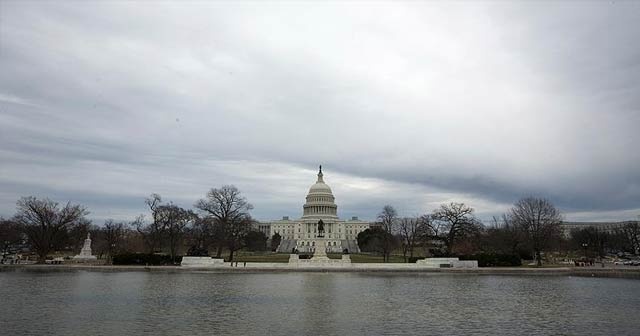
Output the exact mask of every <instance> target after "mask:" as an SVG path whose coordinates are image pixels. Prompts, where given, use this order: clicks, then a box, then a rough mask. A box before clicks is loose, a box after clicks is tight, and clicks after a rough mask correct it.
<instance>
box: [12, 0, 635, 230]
mask: <svg viewBox="0 0 640 336" xmlns="http://www.w3.org/2000/svg"><path fill="white" fill-rule="evenodd" d="M0 6H1V7H2V10H1V11H0V141H1V144H0V160H1V161H2V165H0V173H1V174H0V214H2V215H4V216H10V215H11V214H12V212H13V209H14V207H15V200H16V199H17V198H18V197H20V196H22V195H27V194H41V195H50V196H51V197H56V198H57V199H60V200H67V199H74V200H78V202H81V203H85V204H87V205H88V206H90V210H91V211H92V213H93V216H94V218H96V219H97V220H98V219H104V218H109V217H117V218H126V217H131V218H132V217H133V216H135V215H136V214H138V213H140V212H143V211H144V207H143V203H142V199H143V198H144V197H145V196H146V195H148V194H149V193H151V192H160V193H161V194H162V195H163V196H164V197H165V198H167V199H172V200H174V201H176V202H178V203H179V204H182V205H185V206H190V205H191V204H192V203H193V202H194V201H195V200H196V199H197V198H199V197H202V196H203V195H204V193H205V192H206V190H207V189H208V188H210V187H213V186H219V185H222V184H227V183H229V184H231V183H233V184H236V185H238V186H239V187H240V188H241V190H243V192H245V194H247V196H248V197H249V199H250V201H251V202H252V203H254V205H255V215H256V216H257V217H258V218H261V219H267V218H277V217H279V216H280V215H290V216H296V215H299V213H300V207H301V203H302V202H303V198H304V195H305V193H306V190H307V188H308V186H309V185H310V184H311V183H312V182H313V179H314V177H315V172H314V169H315V167H316V166H317V164H319V163H322V164H324V165H325V167H327V180H328V181H330V182H332V184H331V185H332V187H333V188H334V192H335V194H336V197H337V199H338V201H339V207H340V208H339V209H340V211H341V214H342V215H343V216H345V217H346V216H351V215H359V216H361V217H364V218H373V217H375V214H376V213H377V212H378V210H379V209H380V207H381V206H382V205H384V204H385V203H392V204H395V205H396V206H397V207H398V208H400V209H401V210H402V212H403V213H405V214H413V213H418V212H425V211H429V210H431V209H432V208H434V207H435V206H437V204H439V203H441V202H445V201H450V200H460V201H465V202H468V203H470V204H471V205H472V206H474V207H475V208H476V209H477V210H478V212H479V213H480V214H481V215H482V216H483V217H484V218H488V217H490V216H491V215H493V214H497V213H499V212H501V211H504V209H506V208H507V207H508V206H509V204H511V203H513V202H514V201H515V200H517V198H519V197H521V196H526V195H539V196H545V197H549V198H550V199H552V200H553V201H554V202H555V203H556V204H558V205H559V206H560V207H561V208H562V209H563V210H564V211H565V212H566V214H567V217H568V218H580V219H626V218H629V216H634V213H638V214H640V173H639V172H638V171H639V170H638V165H639V163H640V151H638V150H637V148H636V147H637V143H639V142H640V132H638V125H640V101H639V98H638V97H640V92H639V91H640V61H639V60H640V57H639V56H640V48H639V47H638V46H637V43H635V41H638V40H640V25H639V24H638V23H637V22H636V21H637V17H638V16H639V14H640V6H639V5H638V4H635V3H581V4H579V5H578V4H575V3H548V4H544V5H541V4H517V5H515V4H500V3H498V4H493V3H492V4H487V3H464V4H461V3H460V4H444V3H426V4H417V3H372V4H362V3H345V4H340V3H331V4H300V5H297V4H269V5H261V4H257V3H238V4H231V3H210V4H203V3H187V4H183V5H178V4H171V3H161V4H160V3H157V4H154V5H153V6H151V5H150V4H146V3H134V2H116V3H113V2H108V3H102V2H92V3H86V4H84V3H83V4H79V3H76V2H47V3H41V2H38V3H35V2H33V3H32V2H12V1H4V2H2V4H0ZM136 202H137V203H136ZM134 203H135V204H134ZM114 209H116V210H114ZM572 216H573V217H572Z"/></svg>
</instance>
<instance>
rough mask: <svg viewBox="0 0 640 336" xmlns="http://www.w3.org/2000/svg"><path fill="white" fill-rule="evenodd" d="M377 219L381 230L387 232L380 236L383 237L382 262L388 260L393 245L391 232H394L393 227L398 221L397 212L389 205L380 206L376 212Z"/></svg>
mask: <svg viewBox="0 0 640 336" xmlns="http://www.w3.org/2000/svg"><path fill="white" fill-rule="evenodd" d="M378 221H379V222H380V225H381V228H382V230H383V231H385V232H386V233H387V234H386V235H383V236H382V237H383V239H382V246H381V247H382V257H383V260H384V262H388V261H389V257H390V256H391V252H392V250H393V247H394V245H395V244H394V239H393V234H394V233H395V228H396V225H397V222H398V212H397V211H396V209H395V208H394V207H392V206H391V205H385V206H384V207H383V208H382V212H380V213H379V214H378Z"/></svg>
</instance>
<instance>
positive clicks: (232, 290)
mask: <svg viewBox="0 0 640 336" xmlns="http://www.w3.org/2000/svg"><path fill="white" fill-rule="evenodd" d="M0 334H1V335H45V334H46V335H83V336H84V335H135V334H153V335H354V334H355V335H380V334H384V335H409V334H411V335H616V336H620V335H640V281H638V280H624V279H598V278H576V277H560V276H558V277H556V276H536V277H532V276H530V277H511V276H479V275H438V274H435V275H409V276H407V275H373V274H348V273H328V274H327V273H325V274H323V273H289V274H206V273H202V274H198V273H174V274H162V273H144V272H130V273H129V272H127V273H100V272H68V273H58V272H54V273H35V272H3V273H0Z"/></svg>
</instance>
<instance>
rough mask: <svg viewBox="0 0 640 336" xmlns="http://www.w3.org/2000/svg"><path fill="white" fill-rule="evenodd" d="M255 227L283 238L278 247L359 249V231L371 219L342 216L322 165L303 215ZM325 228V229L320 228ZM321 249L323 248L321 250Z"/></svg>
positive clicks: (285, 250) (286, 250)
mask: <svg viewBox="0 0 640 336" xmlns="http://www.w3.org/2000/svg"><path fill="white" fill-rule="evenodd" d="M255 225H256V227H255V228H256V229H257V230H259V231H261V232H263V233H264V234H266V235H267V237H269V238H271V237H272V236H273V235H274V234H276V233H277V234H279V235H280V237H281V238H282V240H281V242H280V245H279V246H278V248H277V251H278V252H280V253H292V252H294V251H295V250H297V251H299V252H301V253H305V254H306V253H313V252H315V253H316V254H317V256H318V257H321V255H319V254H318V253H323V252H326V253H342V252H343V251H345V250H346V251H347V252H349V253H358V252H360V249H359V247H358V242H357V237H358V234H359V233H360V232H362V231H364V230H366V229H368V228H369V227H370V226H371V223H369V222H367V221H363V220H359V219H358V217H355V216H354V217H351V219H349V220H343V219H340V218H339V217H338V206H337V204H336V202H335V197H334V196H333V192H332V190H331V188H330V187H329V185H327V184H326V183H325V181H324V174H323V173H322V166H320V169H319V170H318V179H317V180H316V182H315V183H314V184H313V185H311V187H310V188H309V192H308V193H307V196H306V198H305V202H304V205H303V207H302V217H300V218H299V219H289V216H284V217H283V218H282V220H275V221H270V222H259V223H256V224H255ZM320 230H323V232H320ZM320 249H322V251H321V250H320Z"/></svg>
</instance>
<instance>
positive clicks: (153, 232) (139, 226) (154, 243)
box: [134, 194, 163, 253]
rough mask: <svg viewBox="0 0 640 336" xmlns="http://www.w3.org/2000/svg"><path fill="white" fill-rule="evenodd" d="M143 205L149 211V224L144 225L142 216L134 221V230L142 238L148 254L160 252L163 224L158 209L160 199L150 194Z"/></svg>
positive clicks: (160, 202) (158, 196)
mask: <svg viewBox="0 0 640 336" xmlns="http://www.w3.org/2000/svg"><path fill="white" fill-rule="evenodd" d="M144 203H145V204H146V205H147V207H148V208H149V211H151V223H149V224H145V222H144V218H143V217H142V216H140V217H138V218H137V219H136V220H135V221H134V225H135V227H136V230H137V231H138V233H140V235H141V236H142V237H143V239H144V242H145V245H146V246H147V248H148V250H149V253H155V252H158V251H160V250H162V239H163V227H162V226H163V223H162V222H161V221H160V218H159V216H160V213H159V207H160V206H162V197H160V195H158V194H151V195H150V196H149V197H148V198H146V199H145V200H144Z"/></svg>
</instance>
